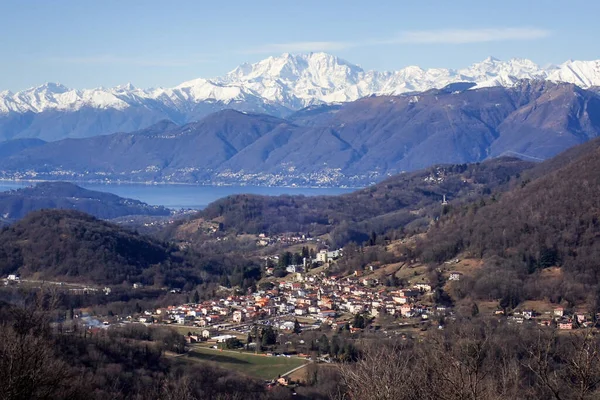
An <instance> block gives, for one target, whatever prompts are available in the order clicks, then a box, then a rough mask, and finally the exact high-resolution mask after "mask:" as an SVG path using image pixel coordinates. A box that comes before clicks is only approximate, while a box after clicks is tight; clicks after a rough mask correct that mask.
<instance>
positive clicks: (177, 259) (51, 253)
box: [0, 210, 260, 287]
mask: <svg viewBox="0 0 600 400" xmlns="http://www.w3.org/2000/svg"><path fill="white" fill-rule="evenodd" d="M240 271H243V272H240ZM255 272H256V271H255V270H253V268H252V265H251V262H249V261H242V262H240V261H239V260H238V263H237V264H236V263H235V262H234V261H232V260H229V259H227V258H225V257H221V258H214V257H210V256H203V255H200V254H192V253H189V252H182V251H180V250H179V249H178V248H177V247H175V246H173V245H170V244H168V243H164V242H160V241H157V240H155V239H152V238H150V237H147V236H143V235H139V234H137V233H134V232H131V231H128V230H125V229H123V228H120V227H118V226H116V225H113V224H110V223H108V222H103V221H100V220H97V219H95V218H94V217H91V216H89V215H86V214H83V213H80V212H77V211H62V210H46V211H36V212H32V213H30V214H28V215H27V216H26V217H25V218H23V219H22V220H20V221H19V222H17V223H15V224H13V225H11V226H10V227H6V228H3V229H2V231H1V232H0V276H5V275H7V274H11V273H18V274H20V275H21V276H22V277H24V278H34V279H44V280H52V281H59V280H60V281H71V282H83V283H88V284H98V285H106V284H115V285H116V284H121V283H125V284H128V285H131V284H132V283H134V282H141V283H143V284H145V285H154V286H156V287H163V286H165V287H183V286H184V285H185V284H186V283H189V284H191V285H195V284H200V283H203V282H218V281H219V280H220V279H221V277H222V276H226V277H232V275H234V273H237V274H239V276H238V278H239V280H240V282H237V281H234V279H233V277H232V278H231V280H230V282H232V283H233V284H241V280H242V279H245V278H250V277H251V276H252V274H253V273H255ZM258 273H259V274H260V271H259V272H258ZM226 281H227V280H226Z"/></svg>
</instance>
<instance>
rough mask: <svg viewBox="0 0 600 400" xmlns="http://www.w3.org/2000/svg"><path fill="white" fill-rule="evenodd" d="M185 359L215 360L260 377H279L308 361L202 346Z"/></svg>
mask: <svg viewBox="0 0 600 400" xmlns="http://www.w3.org/2000/svg"><path fill="white" fill-rule="evenodd" d="M182 358H183V357H182ZM185 359H186V360H188V361H193V362H214V363H216V364H217V365H218V366H219V367H221V368H225V369H231V370H234V371H237V372H240V373H242V374H245V375H249V376H252V377H255V378H260V379H273V378H277V376H278V375H280V374H284V373H286V372H288V371H290V370H292V369H294V368H296V367H299V366H300V365H302V364H305V363H306V362H307V361H306V360H303V359H299V358H296V357H291V358H287V357H267V356H264V355H260V354H258V355H256V354H252V353H246V352H241V353H240V352H236V351H227V350H224V351H219V350H214V349H208V348H205V347H200V346H195V347H194V348H193V349H192V350H191V351H190V352H189V353H187V355H186V356H185Z"/></svg>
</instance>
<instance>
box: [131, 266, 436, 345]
mask: <svg viewBox="0 0 600 400" xmlns="http://www.w3.org/2000/svg"><path fill="white" fill-rule="evenodd" d="M378 283H379V282H378V281H377V280H376V279H372V278H363V277H361V276H360V274H355V275H353V276H350V277H345V278H341V277H337V276H331V277H327V276H325V275H324V274H319V275H310V276H306V275H304V274H302V273H297V274H296V276H295V277H294V279H293V280H282V281H280V282H276V283H275V285H274V287H273V288H272V289H271V290H259V291H257V292H255V293H252V294H248V295H240V296H230V297H227V298H223V299H214V300H208V301H204V302H201V303H198V304H183V305H179V306H170V307H167V308H162V309H157V310H155V312H149V311H146V312H144V314H143V315H142V316H141V317H139V319H138V321H139V322H142V323H149V322H158V321H161V320H162V321H163V322H166V323H172V324H180V325H189V326H194V327H201V328H205V330H206V335H208V336H209V337H213V336H212V335H214V332H211V328H212V329H216V328H223V329H225V328H229V329H230V328H234V327H236V326H243V325H244V324H246V323H248V324H249V323H251V322H252V321H255V320H258V319H269V318H272V317H287V319H288V321H284V322H282V323H281V326H278V328H279V329H283V330H292V329H293V328H294V323H293V322H291V321H290V320H291V319H293V318H297V317H305V318H309V319H312V320H313V321H315V323H328V324H330V325H335V324H339V323H340V322H339V321H337V319H338V318H339V317H345V318H343V319H345V320H347V319H348V316H349V314H366V315H370V316H373V317H377V316H379V315H380V314H382V313H385V314H389V315H393V316H398V317H405V318H410V317H419V318H424V319H425V318H428V315H429V314H431V313H435V312H438V313H439V312H443V313H445V311H446V310H445V308H444V307H437V308H436V309H433V308H432V307H430V306H425V305H422V304H421V302H420V300H421V299H422V298H423V297H424V296H426V295H427V294H428V293H429V292H430V291H431V286H430V285H428V284H424V283H423V284H418V285H415V286H414V287H412V288H410V289H397V290H392V289H390V288H382V287H380V286H378Z"/></svg>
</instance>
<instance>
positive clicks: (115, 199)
mask: <svg viewBox="0 0 600 400" xmlns="http://www.w3.org/2000/svg"><path fill="white" fill-rule="evenodd" d="M41 209H66V210H77V211H82V212H85V213H87V214H90V215H93V216H95V217H97V218H101V219H112V218H117V217H122V216H126V215H152V216H159V215H169V214H170V211H169V210H168V209H166V208H164V207H157V206H150V205H148V204H146V203H142V202H141V201H138V200H132V199H125V198H122V197H119V196H117V195H114V194H111V193H104V192H98V191H94V190H87V189H84V188H81V187H79V186H76V185H74V184H72V183H68V182H42V183H38V184H37V185H35V186H33V187H27V188H23V189H18V190H11V191H9V192H0V217H1V218H2V219H3V220H5V221H15V220H18V219H21V218H23V217H24V216H25V215H27V214H28V213H29V212H31V211H36V210H41Z"/></svg>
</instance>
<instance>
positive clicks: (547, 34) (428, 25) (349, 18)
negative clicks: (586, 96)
mask: <svg viewBox="0 0 600 400" xmlns="http://www.w3.org/2000/svg"><path fill="white" fill-rule="evenodd" d="M598 15H600V1H592V0H588V1H576V0H569V1H564V0H563V1H558V0H546V1H537V0H519V1H515V0H505V1H491V0H490V1H488V0H479V1H459V0H455V1H449V0H443V1H434V0H419V1H417V0H412V1H408V0H394V1H381V0H380V1H364V0H363V1H352V0H346V1H334V0H320V1H312V0H302V1H287V0H280V1H260V0H247V1H201V0H196V1H151V0H146V1H133V0H131V1H124V0H119V1H111V0H103V1H91V0H74V1H70V0H59V1H50V0H40V1H27V0H18V1H16V0H14V1H6V0H0V91H2V90H6V89H9V90H12V91H17V90H21V89H24V88H28V87H31V86H37V85H40V84H42V83H44V82H48V81H49V82H60V83H63V84H65V85H67V86H69V87H75V88H84V87H97V86H106V87H108V86H115V85H118V84H125V83H127V82H131V83H133V84H134V85H135V86H139V87H155V86H174V85H177V84H179V83H181V82H183V81H186V80H190V79H194V78H199V77H205V78H210V77H213V76H218V75H222V74H224V73H226V72H228V71H229V70H231V69H233V68H235V67H236V66H237V65H238V64H241V63H243V62H246V61H247V62H256V61H259V60H261V59H263V58H266V57H268V56H270V55H279V54H281V53H283V52H290V53H301V52H310V51H327V52H329V53H332V54H335V55H338V56H340V57H342V58H344V59H346V60H348V61H350V62H353V63H356V64H359V65H361V66H362V67H363V68H365V69H377V70H395V69H400V68H402V67H405V66H407V65H420V66H422V67H425V68H428V67H449V68H460V67H464V66H468V65H470V64H472V63H473V62H477V61H481V60H483V59H484V58H486V57H487V56H490V55H492V56H494V57H497V58H500V59H509V58H511V57H523V58H530V59H532V60H533V61H535V62H537V63H538V64H540V65H546V64H549V63H561V62H564V61H566V60H567V59H583V60H592V59H599V58H600V54H599V49H598V45H597V38H598V37H600V24H598V23H597V18H598Z"/></svg>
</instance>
